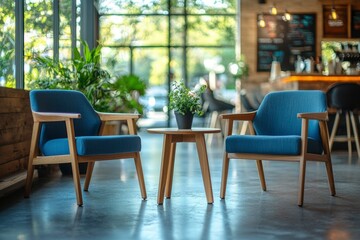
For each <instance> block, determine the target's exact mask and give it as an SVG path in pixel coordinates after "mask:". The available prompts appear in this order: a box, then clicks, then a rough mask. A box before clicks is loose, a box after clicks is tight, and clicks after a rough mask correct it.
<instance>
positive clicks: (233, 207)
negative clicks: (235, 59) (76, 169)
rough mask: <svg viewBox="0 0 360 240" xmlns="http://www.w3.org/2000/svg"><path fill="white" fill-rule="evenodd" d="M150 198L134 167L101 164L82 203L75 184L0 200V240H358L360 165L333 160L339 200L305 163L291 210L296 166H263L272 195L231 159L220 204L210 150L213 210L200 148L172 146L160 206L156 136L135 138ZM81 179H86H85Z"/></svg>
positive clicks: (61, 180) (38, 187)
mask: <svg viewBox="0 0 360 240" xmlns="http://www.w3.org/2000/svg"><path fill="white" fill-rule="evenodd" d="M140 135H141V137H142V143H143V150H142V163H143V169H144V175H145V181H146V187H147V193H148V199H147V200H146V201H143V200H142V199H141V197H140V190H139V186H138V182H137V179H136V174H135V168H134V164H133V161H131V160H121V161H120V160H116V161H107V162H102V163H98V164H97V165H96V166H95V170H94V175H93V179H92V183H91V185H90V189H89V192H85V193H84V194H83V197H84V205H83V207H78V206H77V205H76V199H75V193H74V189H73V184H72V178H71V177H69V176H62V175H61V174H60V173H57V174H53V175H51V176H48V177H44V178H39V179H37V180H36V181H35V182H34V184H33V190H32V194H31V197H30V198H29V199H24V198H23V197H22V191H17V192H14V193H13V194H11V195H9V196H7V197H4V198H2V199H0V204H1V205H0V239H4V240H5V239H6V240H7V239H19V240H23V239H164V240H165V239H166V240H171V239H329V240H335V239H360V160H359V159H358V158H357V157H356V156H355V155H356V154H355V152H354V153H353V157H352V158H348V155H347V152H336V153H334V154H333V168H334V175H335V181H336V190H337V196H336V197H332V196H330V194H329V189H328V185H327V180H326V175H325V167H324V165H323V164H320V163H309V164H308V165H307V174H306V189H305V202H304V206H303V207H302V208H300V207H298V206H297V186H298V164H297V163H289V162H264V168H265V176H266V179H267V186H268V191H266V192H263V191H262V190H261V189H260V183H259V179H258V175H257V171H256V166H255V162H253V161H239V160H232V161H231V162H230V171H229V180H228V188H227V195H226V199H225V200H221V199H220V198H219V197H218V196H219V189H220V178H221V167H222V146H221V144H220V143H221V142H220V141H214V142H213V144H212V145H211V146H208V153H209V164H210V171H211V178H212V184H213V191H214V198H215V202H214V203H213V204H207V202H206V197H205V193H204V187H203V182H202V178H201V172H200V167H199V162H198V158H197V153H196V148H195V146H194V145H193V144H192V143H182V144H179V145H178V148H177V153H176V161H175V171H174V181H173V192H172V197H171V199H166V200H165V202H164V204H163V205H157V204H156V200H157V190H158V180H159V170H160V158H161V150H162V149H161V148H162V136H160V135H150V134H147V133H145V132H141V133H140ZM82 180H83V179H82Z"/></svg>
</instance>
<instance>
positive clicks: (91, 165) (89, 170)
mask: <svg viewBox="0 0 360 240" xmlns="http://www.w3.org/2000/svg"><path fill="white" fill-rule="evenodd" d="M94 166H95V162H88V165H87V168H86V176H85V183H84V191H88V190H89V185H90V180H91V176H92V173H93V170H94Z"/></svg>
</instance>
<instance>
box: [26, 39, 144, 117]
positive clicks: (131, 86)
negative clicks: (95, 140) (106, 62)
mask: <svg viewBox="0 0 360 240" xmlns="http://www.w3.org/2000/svg"><path fill="white" fill-rule="evenodd" d="M81 45H82V48H83V54H81V53H80V51H79V50H78V49H77V48H74V50H73V56H74V57H73V59H72V60H70V61H67V62H61V61H54V60H53V59H52V58H49V57H40V56H37V57H35V58H34V61H35V63H36V65H37V67H38V69H39V77H38V78H36V79H35V80H33V81H31V82H30V83H29V88H30V89H71V90H78V91H81V92H83V93H84V94H85V96H86V97H87V99H88V100H89V102H90V103H91V105H92V106H93V107H94V109H95V110H97V111H101V112H139V113H142V111H143V106H142V105H141V104H140V103H139V101H138V97H139V96H142V95H144V94H145V90H146V84H145V82H144V81H142V80H141V79H140V78H139V77H138V76H135V75H121V76H115V77H111V76H110V73H109V72H108V71H107V70H105V69H103V68H102V67H101V64H100V60H101V55H100V54H101V48H102V46H101V45H98V46H97V47H95V48H94V49H92V50H91V49H90V48H89V46H88V44H87V43H86V42H84V41H81Z"/></svg>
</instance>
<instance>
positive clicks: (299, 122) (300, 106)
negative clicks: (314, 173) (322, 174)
mask: <svg viewBox="0 0 360 240" xmlns="http://www.w3.org/2000/svg"><path fill="white" fill-rule="evenodd" d="M326 110H327V106H326V95H325V93H323V92H321V91H283V92H272V93H269V94H268V95H266V96H265V98H264V100H263V101H262V103H261V104H260V106H259V109H258V110H257V111H255V112H250V113H238V114H225V115H222V118H223V119H225V120H226V132H225V133H226V139H225V148H224V149H225V153H224V158H223V170H222V180H221V191H220V197H221V198H225V191H226V182H227V175H228V169H229V161H230V159H233V158H236V159H251V160H256V163H257V168H258V172H259V177H260V182H261V186H262V189H263V190H264V191H266V183H265V177H264V171H263V165H262V160H280V161H297V162H300V169H299V170H300V174H299V190H298V205H299V206H302V205H303V200H304V185H305V169H306V162H307V161H320V162H324V163H325V166H326V170H327V175H328V182H329V186H330V192H331V195H335V184H334V177H333V171H332V164H331V156H330V150H329V141H328V140H329V139H328V129H327V123H326V120H327V112H326ZM236 120H243V121H249V128H250V133H251V134H252V135H232V130H233V123H234V121H236Z"/></svg>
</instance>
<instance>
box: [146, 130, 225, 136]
mask: <svg viewBox="0 0 360 240" xmlns="http://www.w3.org/2000/svg"><path fill="white" fill-rule="evenodd" d="M147 131H148V132H149V133H162V134H175V135H186V134H196V133H219V132H220V131H221V130H220V129H219V128H191V129H178V128H149V129H147Z"/></svg>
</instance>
